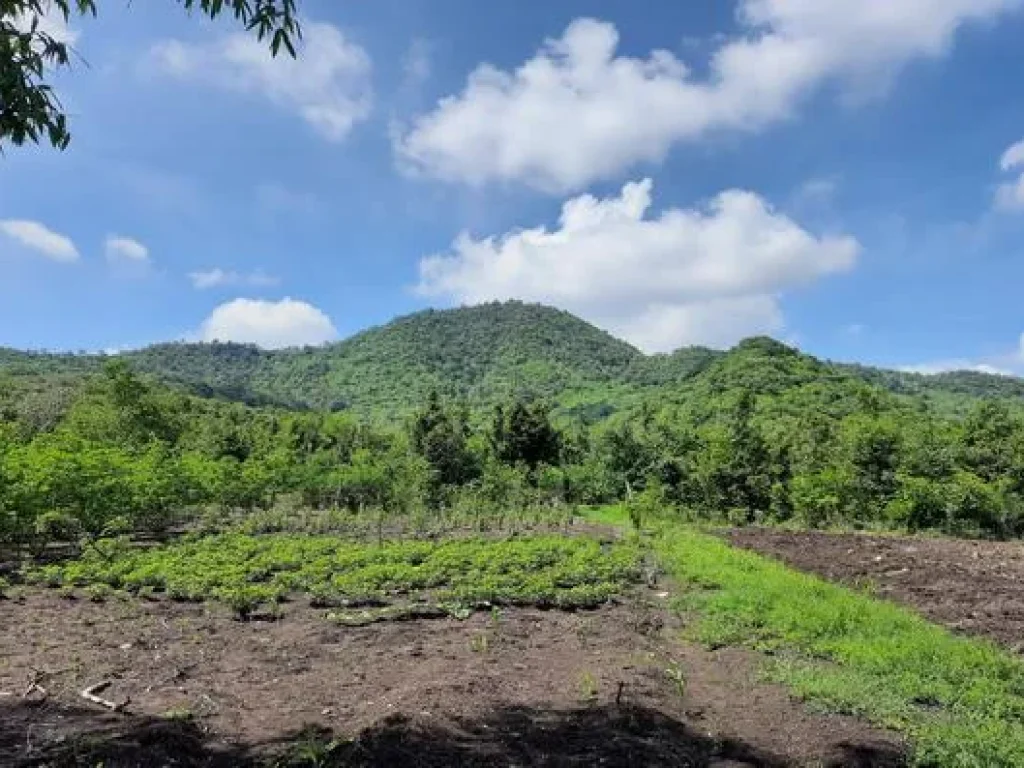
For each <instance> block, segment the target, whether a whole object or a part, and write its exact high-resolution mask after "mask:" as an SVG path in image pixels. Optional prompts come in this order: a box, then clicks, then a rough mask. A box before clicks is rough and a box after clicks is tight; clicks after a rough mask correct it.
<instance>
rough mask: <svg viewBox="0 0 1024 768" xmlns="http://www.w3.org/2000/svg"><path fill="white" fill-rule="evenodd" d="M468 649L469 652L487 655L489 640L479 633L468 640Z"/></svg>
mask: <svg viewBox="0 0 1024 768" xmlns="http://www.w3.org/2000/svg"><path fill="white" fill-rule="evenodd" d="M469 648H470V650H471V651H474V652H475V653H487V651H488V649H489V648H490V640H488V638H487V635H485V634H484V633H483V632H480V633H478V634H476V635H473V637H472V638H470V641H469Z"/></svg>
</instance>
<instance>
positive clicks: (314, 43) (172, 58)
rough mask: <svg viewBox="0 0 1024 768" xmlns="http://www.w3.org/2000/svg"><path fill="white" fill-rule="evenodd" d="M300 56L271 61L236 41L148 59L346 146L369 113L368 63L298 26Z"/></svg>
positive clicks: (342, 43)
mask: <svg viewBox="0 0 1024 768" xmlns="http://www.w3.org/2000/svg"><path fill="white" fill-rule="evenodd" d="M302 34H303V39H302V42H301V44H300V45H299V46H298V48H299V50H298V56H297V57H296V58H295V59H292V58H291V57H290V56H288V55H287V54H286V53H282V54H280V55H279V56H277V57H273V56H271V55H270V51H269V50H268V47H267V45H266V44H265V43H261V42H259V41H257V40H255V39H254V38H253V36H252V35H250V34H245V33H237V34H232V35H228V36H225V37H222V38H220V39H218V40H216V41H213V42H211V43H206V44H193V43H186V42H183V41H181V40H173V39H172V40H164V41H161V42H159V43H157V44H156V45H155V46H153V48H152V50H151V52H150V55H151V58H152V60H153V61H154V62H155V64H156V66H157V68H158V69H159V70H161V71H163V72H165V73H167V74H170V75H173V76H176V77H179V78H182V79H188V80H195V81H197V82H200V83H204V84H209V85H214V86H218V87H221V88H226V89H229V90H235V91H239V92H243V93H255V94H260V95H262V96H264V97H266V98H267V99H269V100H270V101H271V102H272V103H274V104H276V105H278V106H279V107H281V108H284V109H288V110H291V111H293V112H295V113H296V114H298V115H299V116H300V117H301V118H302V119H303V120H305V121H306V123H307V124H309V125H310V126H311V127H312V128H313V129H314V130H315V131H316V132H317V133H318V134H320V135H321V136H323V137H324V138H325V139H327V140H329V141H340V140H342V139H344V138H345V137H346V136H347V135H348V134H349V132H350V131H351V130H352V127H353V126H354V125H355V124H356V123H357V122H359V121H361V120H365V119H366V118H367V117H368V116H369V115H370V111H371V108H372V102H373V98H372V89H371V85H370V71H371V63H370V57H369V55H368V54H367V53H366V51H365V50H363V48H362V47H360V46H359V45H357V44H356V43H353V42H351V41H350V40H348V39H347V38H346V37H345V35H344V34H342V32H341V30H339V29H338V28H337V27H335V26H333V25H331V24H326V23H318V22H306V23H305V24H304V25H303V33H302Z"/></svg>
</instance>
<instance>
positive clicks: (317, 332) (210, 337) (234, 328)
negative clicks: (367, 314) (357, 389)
mask: <svg viewBox="0 0 1024 768" xmlns="http://www.w3.org/2000/svg"><path fill="white" fill-rule="evenodd" d="M196 335H197V336H198V338H199V340H200V341H237V342H246V343H253V344H258V345H259V346H261V347H264V348H266V349H281V348H283V347H298V346H305V345H307V344H308V345H317V344H325V343H327V342H328V341H332V340H334V339H336V338H337V336H338V332H337V331H336V330H335V328H334V324H333V323H332V322H331V319H330V318H329V317H328V316H327V315H326V314H324V313H323V312H322V311H321V310H319V309H317V308H316V307H314V306H313V305H312V304H308V303H306V302H304V301H296V300H295V299H289V298H285V299H281V300H280V301H261V300H259V299H235V300H233V301H229V302H227V303H225V304H221V305H220V306H219V307H217V308H216V309H214V310H213V312H211V313H210V316H209V317H207V318H206V320H204V321H203V324H202V325H201V326H200V327H199V331H198V333H197V334H196Z"/></svg>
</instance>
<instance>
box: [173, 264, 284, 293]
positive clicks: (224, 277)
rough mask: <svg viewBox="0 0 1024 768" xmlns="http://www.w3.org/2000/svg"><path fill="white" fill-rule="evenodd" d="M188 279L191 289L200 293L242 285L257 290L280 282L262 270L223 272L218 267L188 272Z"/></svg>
mask: <svg viewBox="0 0 1024 768" xmlns="http://www.w3.org/2000/svg"><path fill="white" fill-rule="evenodd" d="M188 279H189V280H191V281H192V287H193V288H195V289H196V290H200V291H204V290H208V289H210V288H222V287H225V286H243V285H244V286H251V287H256V288H258V287H266V286H271V285H277V284H278V283H280V282H281V279H280V278H278V277H274V276H273V275H268V274H267V273H265V272H263V271H262V270H256V271H254V272H235V271H234V270H225V269H221V268H220V267H215V268H213V269H206V270H200V271H197V272H189V273H188Z"/></svg>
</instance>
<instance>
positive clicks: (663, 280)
mask: <svg viewBox="0 0 1024 768" xmlns="http://www.w3.org/2000/svg"><path fill="white" fill-rule="evenodd" d="M651 190H652V183H651V181H650V179H645V180H643V181H639V182H632V183H629V184H626V185H625V186H624V187H623V188H622V191H621V194H620V195H619V196H618V197H612V198H608V199H597V198H595V197H593V196H591V195H581V196H579V197H576V198H572V199H570V200H568V201H566V202H565V203H564V204H563V206H562V212H561V216H560V219H559V224H558V227H557V228H555V229H553V230H550V231H549V230H548V229H546V228H544V227H537V228H534V229H525V230H518V231H513V232H509V233H507V234H504V235H500V236H496V237H486V238H483V239H474V238H473V237H471V236H470V235H468V234H466V233H463V234H461V235H459V236H458V238H456V240H455V242H454V243H453V246H452V250H451V252H450V253H445V254H439V255H433V256H429V257H427V258H424V259H422V260H421V262H420V265H419V272H420V280H419V284H418V286H417V290H418V291H419V292H420V293H421V294H423V295H427V296H441V297H445V298H447V299H450V300H452V301H454V302H461V303H467V304H475V303H480V302H484V301H490V300H503V299H512V298H516V299H525V300H528V301H539V302H543V303H548V304H553V305H555V306H558V307H562V308H564V309H567V310H569V311H571V312H575V313H577V314H579V315H580V316H582V317H585V318H587V319H589V320H591V321H592V322H594V323H596V324H597V325H600V326H602V327H604V328H606V329H607V330H609V331H611V332H613V333H617V334H619V335H620V336H622V337H623V338H626V339H628V340H630V341H632V342H634V343H635V344H637V345H638V346H640V347H641V348H643V349H645V350H647V351H652V352H660V351H667V350H670V349H673V348H675V347H678V346H680V345H682V344H698V343H699V344H712V345H715V346H726V345H728V344H731V343H733V342H735V341H737V340H739V339H741V338H743V337H744V336H748V335H751V334H754V333H764V332H774V331H778V330H780V329H781V328H782V326H783V319H782V312H781V309H780V308H779V302H778V297H779V294H780V293H781V292H783V291H785V290H787V289H790V288H794V287H796V286H799V285H802V284H807V283H810V282H812V281H814V280H816V279H818V278H820V277H823V276H825V275H829V274H832V273H837V272H843V271H846V270H849V269H850V268H852V267H853V265H854V263H855V261H856V259H857V255H858V252H859V245H858V243H857V241H856V240H854V239H853V238H851V237H830V236H823V237H817V236H815V235H813V234H811V233H809V232H807V231H806V230H804V229H802V228H801V227H800V226H799V225H798V224H796V223H795V222H794V221H792V220H791V219H789V218H788V217H786V216H784V215H782V214H781V213H779V212H777V211H775V210H774V209H772V208H771V206H769V205H768V203H767V202H766V201H765V200H764V199H762V198H761V197H759V196H758V195H756V194H754V193H753V192H747V191H743V190H728V191H725V192H722V193H721V194H719V195H718V196H716V197H715V198H714V199H713V200H712V201H711V202H710V203H709V204H708V205H707V206H706V207H702V208H693V209H679V208H671V209H668V210H665V211H662V212H661V213H660V214H658V215H651V211H650V208H651Z"/></svg>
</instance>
